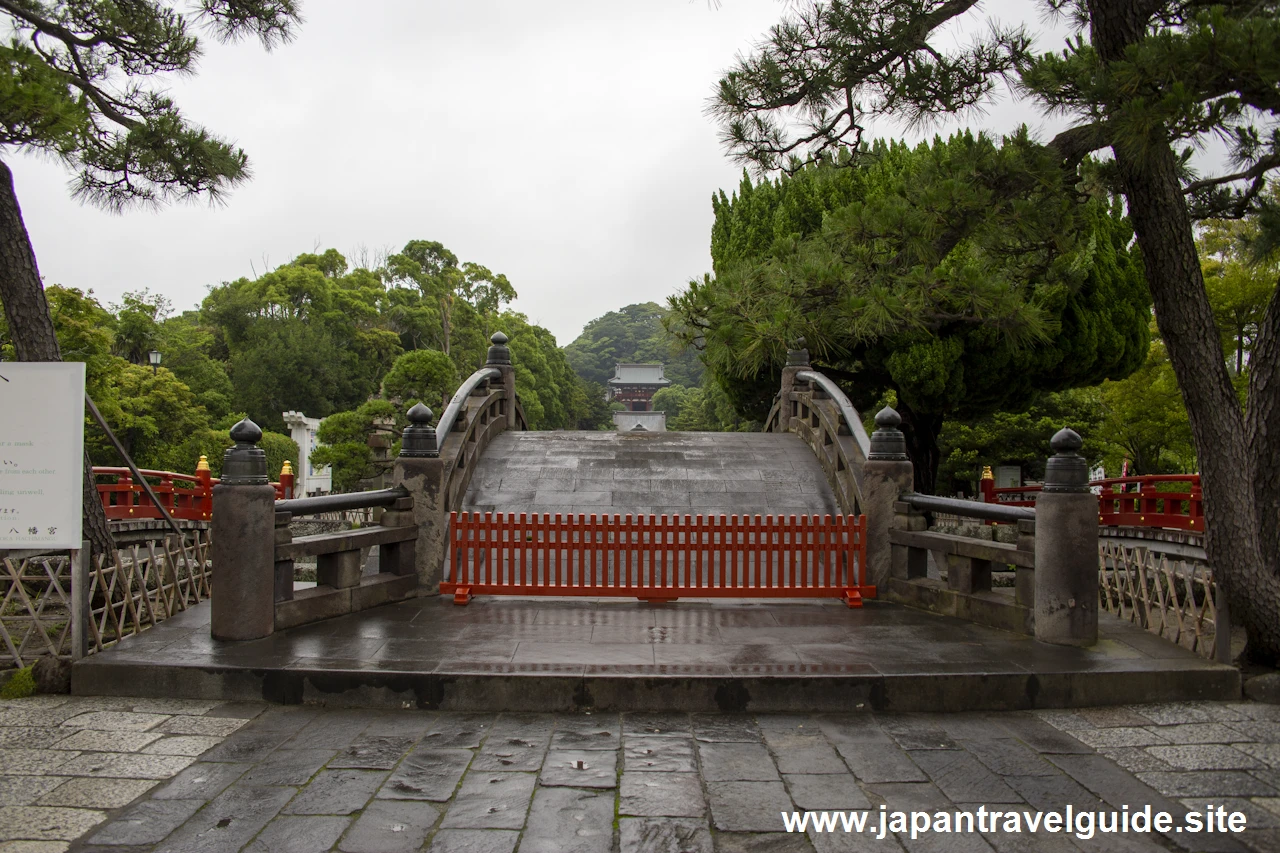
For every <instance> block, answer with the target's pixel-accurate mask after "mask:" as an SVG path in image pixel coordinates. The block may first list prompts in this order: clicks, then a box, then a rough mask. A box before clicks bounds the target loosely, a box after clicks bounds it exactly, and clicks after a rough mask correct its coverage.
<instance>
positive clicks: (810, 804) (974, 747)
mask: <svg viewBox="0 0 1280 853" xmlns="http://www.w3.org/2000/svg"><path fill="white" fill-rule="evenodd" d="M249 716H252V718H253V719H252V720H251V721H250V722H248V723H247V724H244V719H245V718H246V717H249ZM196 753H199V757H198V759H197V758H196V757H194V754H196ZM165 779H168V780H169V781H167V782H162V781H161V780H165ZM1206 803H1211V804H1213V805H1214V806H1217V805H1223V806H1225V807H1226V808H1227V810H1228V811H1240V812H1243V813H1245V814H1246V815H1247V817H1248V826H1249V829H1248V830H1247V831H1246V832H1244V833H1243V834H1242V835H1240V836H1237V837H1234V838H1233V837H1231V836H1230V835H1227V834H1219V835H1216V836H1205V835H1200V836H1195V837H1193V836H1190V835H1187V834H1176V833H1173V832H1170V833H1169V834H1168V835H1167V836H1165V837H1162V836H1159V835H1154V834H1153V835H1138V834H1133V833H1130V834H1128V835H1124V836H1118V835H1105V836H1104V835H1094V837H1093V838H1092V839H1087V840H1086V839H1078V838H1075V837H1073V836H1067V835H1063V834H1061V833H1059V834H1048V833H1045V832H1043V831H1041V832H1039V833H1038V834H1034V835H1033V834H1030V833H1028V832H1026V831H1024V832H1023V833H1021V834H1014V833H1008V832H1003V831H989V832H986V833H981V834H974V835H950V836H941V835H922V836H921V837H919V838H917V839H915V840H912V839H911V838H910V834H909V833H902V834H900V835H898V836H894V835H890V836H889V837H887V838H885V839H883V840H877V839H876V838H875V837H874V834H873V833H865V834H862V835H857V834H846V833H845V832H843V831H837V832H835V833H819V832H814V831H813V830H812V829H810V831H809V832H808V833H807V834H794V833H793V834H787V833H785V832H782V829H783V826H782V821H781V815H780V812H782V811H784V810H785V811H790V810H792V809H793V808H794V809H801V810H810V811H818V810H828V809H832V810H836V809H838V810H861V809H869V810H871V811H872V826H873V827H874V826H875V824H876V822H878V819H879V818H878V810H879V807H880V805H881V804H885V805H887V806H888V808H889V809H891V810H896V809H902V810H922V809H927V810H928V811H930V812H933V811H936V810H938V809H957V810H970V811H972V810H975V809H976V808H977V807H978V806H979V805H985V806H986V807H987V808H988V809H999V810H1002V811H1007V810H1019V811H1021V810H1036V809H1045V810H1061V809H1063V808H1064V807H1065V806H1066V805H1068V804H1070V805H1072V807H1073V808H1074V809H1076V810H1081V809H1105V810H1108V811H1109V810H1111V809H1113V808H1116V809H1118V808H1120V807H1123V806H1126V805H1127V806H1129V808H1130V809H1131V810H1136V809H1140V808H1141V807H1142V806H1145V805H1148V804H1149V805H1151V806H1152V807H1153V808H1154V809H1156V810H1167V811H1169V812H1171V813H1174V814H1177V815H1179V818H1180V816H1181V814H1182V813H1183V811H1184V810H1185V809H1188V808H1189V809H1193V810H1195V811H1197V812H1200V813H1202V812H1203V810H1204V806H1205V804H1206ZM77 837H78V838H79V840H78V841H74V842H71V843H68V842H69V840H70V839H74V838H77ZM20 839H21V840H20ZM68 849H70V850H72V851H80V853H88V852H89V851H95V852H96V853H101V851H112V853H129V851H148V853H159V851H188V850H191V851H195V850H199V851H204V852H205V853H220V851H239V850H247V851H253V853H277V851H299V853H303V851H305V853H311V852H312V851H324V850H330V849H337V850H341V851H352V853H354V851H399V850H421V849H426V850H430V851H460V852H461V853H469V851H477V853H504V852H505V853H510V851H516V850H519V851H522V853H530V851H537V852H538V853H541V851H548V852H549V851H584V853H586V851H615V850H616V851H626V852H627V853H629V851H690V853H713V851H720V853H729V851H734V852H735V853H746V851H762V853H763V851H781V853H788V851H811V853H814V852H815V851H816V853H827V851H846V850H848V851H872V850H877V851H879V850H907V851H910V853H917V851H922V853H923V851H943V850H945V851H952V850H955V851H987V850H995V851H999V853H1006V851H1008V853H1015V851H1032V850H1035V851H1041V850H1045V851H1063V852H1064V853H1065V851H1074V850H1085V851H1112V850H1115V851H1124V853H1140V851H1161V850H1184V849H1185V850H1212V851H1218V850H1254V851H1271V850H1280V707H1275V706H1267V705H1257V704H1252V703H1229V704H1222V703H1193V704H1166V705H1151V706H1131V707H1122V708H1098V709H1085V710H1077V711H1072V712H1056V711H1055V712H1036V713H1032V714H1018V713H1009V714H874V715H873V714H871V713H867V712H865V711H859V712H855V713H849V714H843V715H829V714H827V715H814V716H795V715H791V716H779V715H758V716H732V715H692V716H690V715H681V714H663V715H656V714H625V715H621V716H619V715H616V714H598V715H581V716H568V715H511V714H502V715H488V714H451V713H422V712H412V711H405V712H395V711H353V710H325V709H320V708H316V707H310V706H293V707H278V706H273V707H267V706H250V705H216V704H214V703H193V702H181V703H178V702H160V701H155V700H150V701H142V700H101V699H92V698H89V699H85V698H70V697H38V698H35V699H30V700H19V701H16V702H9V703H4V706H3V708H0V853H19V851H21V853H62V851H66V850H68Z"/></svg>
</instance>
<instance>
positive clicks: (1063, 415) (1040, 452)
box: [873, 374, 1136, 494]
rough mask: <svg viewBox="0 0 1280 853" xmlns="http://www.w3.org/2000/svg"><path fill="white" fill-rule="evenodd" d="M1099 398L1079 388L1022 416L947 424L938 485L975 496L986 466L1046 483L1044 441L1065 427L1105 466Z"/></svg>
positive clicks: (1035, 404) (1044, 399) (1048, 397)
mask: <svg viewBox="0 0 1280 853" xmlns="http://www.w3.org/2000/svg"><path fill="white" fill-rule="evenodd" d="M1135 375H1136V374H1135ZM1130 381H1132V379H1126V380H1123V381H1122V382H1117V383H1107V384H1108V385H1111V384H1114V385H1121V384H1124V383H1127V382H1130ZM1103 387H1106V386H1105V385H1104V386H1103ZM1100 398H1101V393H1100V392H1099V389H1097V388H1075V389H1072V390H1069V391H1060V392H1057V393H1052V394H1041V395H1039V396H1037V397H1036V398H1035V400H1033V401H1032V403H1031V405H1030V406H1028V407H1027V408H1026V410H1024V411H1021V412H1007V411H997V412H993V413H992V414H990V415H987V416H986V417H982V418H978V419H974V420H951V421H948V422H947V423H946V425H945V426H944V427H943V428H942V434H941V435H940V436H939V437H938V444H939V446H940V447H941V450H942V465H941V467H940V468H939V470H938V483H939V485H940V486H942V487H943V488H946V487H948V486H949V487H950V489H952V490H958V491H964V492H967V493H968V494H977V491H978V481H979V480H980V479H981V477H982V469H983V468H984V467H986V466H988V465H990V466H992V467H995V466H997V465H1017V466H1019V467H1021V468H1022V473H1023V477H1024V479H1028V480H1039V479H1042V478H1043V477H1044V465H1045V461H1046V459H1047V456H1048V450H1047V447H1046V440H1045V437H1046V436H1051V435H1053V434H1054V433H1055V432H1057V431H1058V430H1060V429H1062V428H1063V427H1064V426H1068V427H1071V428H1072V429H1074V430H1075V431H1076V432H1078V433H1080V435H1081V436H1083V437H1084V439H1085V447H1086V448H1087V450H1088V452H1089V453H1091V454H1093V457H1092V458H1091V459H1090V462H1091V463H1097V462H1101V461H1104V459H1105V456H1104V455H1103V453H1102V452H1101V448H1102V447H1103V446H1104V445H1102V444H1101V442H1099V439H1100V438H1102V435H1101V426H1102V420H1103V416H1102V411H1101V399H1100ZM873 428H874V427H873ZM1119 470H1120V469H1119V466H1118V465H1117V466H1116V467H1115V468H1114V469H1113V468H1112V467H1111V466H1110V465H1109V464H1108V466H1107V471H1108V472H1109V473H1110V472H1112V471H1114V472H1115V473H1118V472H1119Z"/></svg>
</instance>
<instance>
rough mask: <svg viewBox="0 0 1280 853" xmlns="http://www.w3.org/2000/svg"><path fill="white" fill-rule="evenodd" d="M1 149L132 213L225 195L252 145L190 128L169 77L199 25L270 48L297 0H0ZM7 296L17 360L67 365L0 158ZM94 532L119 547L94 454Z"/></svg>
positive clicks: (89, 504)
mask: <svg viewBox="0 0 1280 853" xmlns="http://www.w3.org/2000/svg"><path fill="white" fill-rule="evenodd" d="M0 20H4V21H5V22H6V23H7V24H8V26H9V30H10V33H11V35H10V40H9V42H8V44H6V45H3V46H0V65H2V66H3V70H2V71H0V146H3V148H4V150H5V151H6V152H8V153H9V154H10V155H11V154H12V153H14V152H19V151H31V152H39V153H42V154H46V155H51V156H53V157H55V158H57V159H58V160H60V161H61V162H63V163H64V164H65V165H66V166H67V167H68V168H70V169H73V170H75V171H76V173H77V174H76V177H75V180H74V182H73V193H74V194H75V196H76V197H78V198H81V199H84V200H86V201H89V202H92V203H94V204H99V205H102V206H104V207H106V208H108V209H111V210H120V209H122V208H124V207H126V206H128V205H131V204H148V205H154V204H160V203H163V202H166V201H170V200H173V199H181V198H189V197H193V196H208V197H217V196H218V195H219V194H220V193H222V192H224V191H225V190H226V189H227V188H229V187H231V186H234V185H236V184H238V183H240V182H242V181H244V180H245V179H246V178H247V177H248V176H249V170H248V160H247V158H246V156H245V154H244V152H243V151H241V150H240V149H238V148H235V147H234V146H232V145H231V144H230V143H228V142H226V141H225V140H222V139H220V138H218V137H216V136H214V135H213V134H211V133H210V132H209V131H208V130H206V129H205V128H203V127H200V126H198V125H195V124H192V123H191V122H189V121H188V120H187V119H186V118H185V117H184V116H183V115H182V113H181V112H180V111H179V109H178V107H177V105H176V104H175V103H174V102H173V101H172V100H171V99H170V98H169V97H168V96H167V95H166V94H164V90H163V87H162V85H160V84H155V85H151V86H148V85H147V82H148V79H149V78H153V77H154V76H155V75H158V74H166V73H175V72H176V73H183V72H191V71H192V70H193V69H194V66H195V62H196V59H197V58H198V57H199V55H200V47H201V45H200V40H199V38H197V37H196V36H195V35H194V34H193V29H194V27H198V26H203V27H205V28H207V29H208V30H209V31H210V32H212V34H213V35H214V36H215V37H217V38H219V39H222V40H233V39H236V38H239V37H242V36H245V35H253V36H256V37H257V38H258V39H259V40H260V41H261V42H262V44H263V46H264V47H267V48H271V47H272V46H274V45H275V44H277V43H278V42H280V41H283V40H286V39H288V38H289V37H290V35H291V34H292V32H293V30H294V27H295V26H296V25H297V24H298V23H300V20H301V19H300V17H299V15H298V4H297V2H296V0H199V2H198V3H195V4H193V9H192V14H191V16H190V17H188V16H186V15H183V14H182V13H181V12H180V11H179V10H178V9H177V8H175V6H174V4H172V3H167V2H158V0H131V2H112V1H111V0H53V2H44V0H12V2H0ZM0 301H3V303H4V311H5V318H6V320H7V321H8V325H9V330H10V335H11V337H12V340H13V344H14V349H15V352H16V355H17V358H18V360H19V361H61V360H62V355H61V353H60V351H59V348H58V339H57V337H56V336H55V334H54V329H53V321H52V320H51V319H50V317H49V307H48V304H47V302H46V300H45V295H44V289H43V287H42V285H41V282H40V272H39V267H38V266H37V263H36V256H35V250H34V248H33V247H32V245H31V240H30V238H29V236H28V235H27V229H26V225H25V223H24V222H23V219H22V210H21V208H20V206H19V205H18V197H17V195H16V193H15V191H14V186H13V174H12V172H11V171H10V169H9V167H8V165H7V164H6V163H5V162H4V161H3V160H0ZM84 508H85V534H86V537H87V538H89V539H90V541H91V542H92V544H93V548H94V551H95V552H98V553H102V552H105V551H107V550H108V549H110V547H111V534H110V531H109V529H108V527H107V521H106V516H105V515H104V514H103V512H102V507H101V505H100V504H99V502H98V497H97V491H96V489H95V488H94V483H93V473H92V471H91V470H90V467H89V463H88V457H87V456H86V460H85V486H84Z"/></svg>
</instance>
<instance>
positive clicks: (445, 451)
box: [436, 367, 528, 513]
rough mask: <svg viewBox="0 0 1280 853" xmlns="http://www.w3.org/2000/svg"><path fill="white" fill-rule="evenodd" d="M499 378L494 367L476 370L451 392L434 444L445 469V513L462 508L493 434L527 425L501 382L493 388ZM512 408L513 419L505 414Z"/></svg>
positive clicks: (521, 412) (499, 373)
mask: <svg viewBox="0 0 1280 853" xmlns="http://www.w3.org/2000/svg"><path fill="white" fill-rule="evenodd" d="M501 379H502V373H501V372H500V371H499V370H498V369H497V368H491V367H484V368H481V369H480V370H477V371H476V372H475V373H473V374H471V376H470V377H469V378H468V379H467V381H466V382H464V383H463V384H462V387H460V388H459V389H458V393H457V394H454V395H453V400H451V401H450V403H449V407H448V408H447V409H445V413H444V416H443V417H441V418H440V427H439V429H438V431H437V432H436V436H437V439H436V441H437V445H436V446H437V451H438V452H439V454H440V459H441V460H442V461H443V462H444V468H445V473H444V476H445V488H444V511H445V512H446V513H448V512H450V511H453V510H457V509H460V508H461V507H462V498H463V496H464V495H465V494H466V493H467V487H468V486H469V485H470V484H471V474H472V472H473V471H474V470H475V462H476V460H477V459H478V458H479V457H480V454H481V453H483V452H484V450H485V448H486V447H488V446H489V442H491V441H493V439H494V436H496V435H498V433H501V432H505V431H506V430H507V429H513V428H514V429H527V428H528V426H527V424H526V422H525V419H524V412H523V410H522V409H521V408H520V402H519V400H512V399H510V398H509V397H508V396H507V392H506V389H505V388H503V387H502V386H501V385H499V386H498V387H494V385H493V381H494V380H498V381H500V380H501ZM511 409H514V412H512V414H514V415H515V417H514V418H510V417H509V416H508V411H509V410H511ZM450 415H452V416H453V417H450ZM512 421H514V423H512ZM446 430H447V431H446Z"/></svg>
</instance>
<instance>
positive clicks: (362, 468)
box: [311, 400, 403, 492]
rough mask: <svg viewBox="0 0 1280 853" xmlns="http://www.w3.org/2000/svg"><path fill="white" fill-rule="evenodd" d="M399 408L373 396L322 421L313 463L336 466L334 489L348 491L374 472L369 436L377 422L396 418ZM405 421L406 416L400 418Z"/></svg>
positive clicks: (312, 454)
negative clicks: (361, 403) (354, 407)
mask: <svg viewBox="0 0 1280 853" xmlns="http://www.w3.org/2000/svg"><path fill="white" fill-rule="evenodd" d="M397 413H398V410H397V409H396V406H395V405H394V404H393V403H390V402H388V401H386V400H370V401H368V402H367V403H365V404H363V405H362V406H360V407H359V408H358V409H354V410H352V411H348V412H338V413H337V414H334V415H330V416H329V417H327V418H325V419H324V420H323V421H321V422H320V429H319V430H318V431H317V432H316V438H318V439H319V440H320V442H321V444H320V446H319V447H317V448H316V449H315V450H313V451H311V464H312V465H315V466H317V467H322V466H324V465H331V466H333V490H334V491H335V492H349V491H351V490H352V489H354V488H355V487H356V486H357V485H359V483H360V481H361V480H363V479H365V478H367V477H369V476H371V475H372V474H373V450H372V449H371V448H370V447H369V436H370V435H372V434H373V431H374V422H375V421H378V420H382V419H385V418H396V417H397ZM397 423H398V424H399V425H401V426H402V425H403V418H400V420H399V421H398V422H397Z"/></svg>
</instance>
